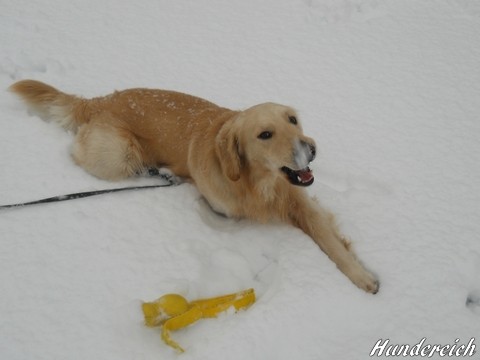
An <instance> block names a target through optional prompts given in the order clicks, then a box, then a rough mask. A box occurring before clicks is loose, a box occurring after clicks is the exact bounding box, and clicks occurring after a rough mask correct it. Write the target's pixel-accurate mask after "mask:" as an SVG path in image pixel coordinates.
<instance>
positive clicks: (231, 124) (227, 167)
mask: <svg viewBox="0 0 480 360" xmlns="http://www.w3.org/2000/svg"><path fill="white" fill-rule="evenodd" d="M11 90H12V91H14V92H15V93H17V94H18V95H20V96H21V97H22V98H23V99H24V100H25V101H26V103H27V104H28V105H29V106H30V107H31V108H32V109H33V110H34V111H36V112H37V113H38V114H39V115H40V116H41V117H42V118H44V119H46V120H52V121H55V122H57V123H58V124H59V125H61V126H62V127H64V128H65V129H67V130H71V131H73V132H74V133H75V134H76V136H75V141H74V145H73V151H72V156H73V159H74V160H75V162H76V163H77V164H78V165H80V166H82V167H83V168H84V169H85V170H87V171H88V172H90V173H91V174H93V175H95V176H97V177H100V178H102V179H108V180H117V179H122V178H126V177H129V176H134V175H136V174H139V173H142V172H144V171H145V169H147V168H168V169H169V170H171V172H173V173H174V174H175V175H176V176H178V177H181V178H186V179H189V180H190V181H192V182H193V183H195V184H196V186H197V187H198V189H199V191H200V193H201V194H202V195H203V196H204V197H205V198H206V200H207V201H208V202H209V204H210V205H211V206H212V208H213V209H215V210H216V211H218V212H221V213H223V214H225V215H227V216H231V217H236V218H249V219H253V220H257V221H261V222H265V221H269V220H272V219H279V220H281V221H283V222H287V223H290V224H293V225H294V226H297V227H299V228H301V229H302V230H303V231H304V232H305V233H306V234H308V235H309V236H310V237H311V238H312V239H313V240H314V241H315V242H316V243H317V244H318V245H319V246H320V248H321V249H322V250H323V251H324V252H325V253H326V254H327V255H328V256H329V257H330V259H332V260H333V261H334V262H335V263H336V265H337V267H338V268H339V269H340V270H341V271H342V272H343V273H344V274H345V275H346V276H347V277H348V278H349V279H350V280H351V281H352V282H353V283H354V284H355V285H357V286H358V287H360V288H362V289H364V290H365V291H367V292H371V293H376V292H377V290H378V282H377V281H376V279H375V277H374V276H373V275H372V274H371V273H369V272H368V271H367V270H365V268H364V267H363V266H362V265H361V264H360V262H359V261H357V259H356V257H355V255H354V254H353V252H352V250H351V249H350V247H349V244H348V243H347V242H346V241H345V240H344V238H343V237H342V236H341V235H340V234H339V232H338V230H337V227H336V225H335V221H334V218H333V216H332V215H331V214H330V213H329V212H327V211H326V210H324V209H322V208H320V207H319V206H318V205H317V204H316V203H315V202H314V201H313V200H311V199H310V198H309V197H308V196H307V195H306V194H305V191H304V190H303V189H302V188H301V187H300V186H295V185H294V183H295V182H297V184H296V185H298V182H300V183H301V185H309V183H308V184H303V183H302V182H308V181H310V183H311V181H313V176H311V173H310V170H305V169H304V170H302V169H303V168H306V166H307V164H308V162H309V161H311V160H313V158H314V156H315V143H314V141H313V140H312V139H310V138H308V137H306V136H305V135H304V134H303V132H302V128H301V125H300V123H299V122H298V120H297V116H296V114H295V111H294V110H293V109H291V108H289V107H286V106H283V105H278V104H273V103H266V104H260V105H256V106H253V107H251V108H249V109H247V110H244V111H232V110H229V109H226V108H222V107H219V106H217V105H215V104H213V103H211V102H209V101H206V100H203V99H200V98H197V97H194V96H190V95H186V94H182V93H177V92H172V91H164V90H150V89H130V90H125V91H119V92H114V93H113V94H111V95H108V96H105V97H99V98H94V99H88V100H87V99H83V98H79V97H76V96H72V95H68V94H65V93H62V92H60V91H58V90H57V89H55V88H53V87H51V86H49V85H46V84H43V83H41V82H38V81H33V80H24V81H20V82H17V83H15V84H13V85H12V87H11ZM284 167H288V168H289V169H292V170H293V171H294V173H295V175H294V176H293V178H294V179H293V180H289V177H288V176H287V174H286V173H285V172H284V171H282V170H281V169H282V168H284ZM306 169H308V168H306ZM296 174H303V177H302V176H300V177H298V178H296ZM295 179H296V180H295Z"/></svg>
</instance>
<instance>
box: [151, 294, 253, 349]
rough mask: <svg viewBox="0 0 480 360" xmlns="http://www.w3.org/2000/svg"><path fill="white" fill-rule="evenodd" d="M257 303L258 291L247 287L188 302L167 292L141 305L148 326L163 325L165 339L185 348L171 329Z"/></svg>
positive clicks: (163, 338) (175, 347)
mask: <svg viewBox="0 0 480 360" xmlns="http://www.w3.org/2000/svg"><path fill="white" fill-rule="evenodd" d="M254 302H255V291H254V290H253V289H248V290H244V291H241V292H238V293H235V294H229V295H224V296H219V297H215V298H210V299H201V300H196V301H191V302H188V301H187V300H186V299H185V298H184V297H183V296H181V295H178V294H167V295H164V296H162V297H161V298H159V299H157V300H155V301H153V302H146V303H143V305H142V310H143V315H144V316H145V325H147V326H151V327H153V326H159V325H163V328H162V340H163V341H165V343H166V344H167V345H169V346H171V347H173V348H174V349H176V350H178V351H180V352H183V351H184V350H183V349H182V348H181V347H180V345H178V344H177V343H176V342H175V341H173V340H172V339H171V337H170V331H171V330H178V329H181V328H184V327H186V326H188V325H190V324H193V323H194V322H195V321H197V320H200V319H202V318H212V317H216V316H217V315H218V314H219V313H221V312H223V311H226V310H228V309H229V308H231V307H232V306H233V307H234V308H235V310H237V311H238V310H240V309H246V308H248V307H249V306H250V305H252V304H253V303H254Z"/></svg>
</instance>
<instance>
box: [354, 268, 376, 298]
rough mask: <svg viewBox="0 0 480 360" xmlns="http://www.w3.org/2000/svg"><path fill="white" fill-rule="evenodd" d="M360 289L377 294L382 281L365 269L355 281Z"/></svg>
mask: <svg viewBox="0 0 480 360" xmlns="http://www.w3.org/2000/svg"><path fill="white" fill-rule="evenodd" d="M353 282H354V283H355V285H357V286H358V287H359V288H360V289H363V290H365V291H366V292H368V293H371V294H376V293H377V292H378V290H379V289H380V283H379V282H378V280H377V278H376V277H375V276H373V275H372V274H371V273H369V272H368V271H366V270H364V271H363V272H362V274H359V276H358V277H357V278H356V279H355V280H354V281H353Z"/></svg>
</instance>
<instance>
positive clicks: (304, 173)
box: [216, 103, 316, 186]
mask: <svg viewBox="0 0 480 360" xmlns="http://www.w3.org/2000/svg"><path fill="white" fill-rule="evenodd" d="M216 152H217V155H218V157H219V159H220V163H221V166H222V170H223V172H224V173H225V175H226V176H228V177H229V178H230V179H231V180H233V181H236V180H238V179H240V177H241V173H242V171H243V170H244V169H248V170H249V171H250V172H255V173H257V174H259V173H265V172H269V173H271V174H269V175H273V176H283V177H285V178H286V179H288V180H289V181H290V183H292V184H293V185H300V186H308V185H311V184H312V183H313V180H314V178H313V174H312V172H311V170H310V168H309V167H308V164H309V163H310V162H311V161H312V160H313V159H314V158H315V154H316V148H315V142H314V141H313V140H312V139H311V138H309V137H306V136H305V135H303V131H302V127H301V124H300V121H299V119H298V116H297V115H296V113H295V111H294V110H293V109H291V108H289V107H287V106H283V105H278V104H273V103H265V104H260V105H256V106H253V107H251V108H249V109H247V110H245V111H241V112H239V113H238V114H236V115H235V116H234V117H233V118H232V119H231V120H229V121H227V122H226V123H225V124H224V125H223V127H222V128H221V130H220V132H219V134H218V135H217V139H216Z"/></svg>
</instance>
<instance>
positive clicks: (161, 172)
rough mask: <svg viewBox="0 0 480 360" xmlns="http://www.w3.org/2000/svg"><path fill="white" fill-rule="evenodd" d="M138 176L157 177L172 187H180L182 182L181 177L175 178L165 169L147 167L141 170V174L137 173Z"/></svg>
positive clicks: (170, 171) (171, 172)
mask: <svg viewBox="0 0 480 360" xmlns="http://www.w3.org/2000/svg"><path fill="white" fill-rule="evenodd" d="M138 175H140V176H153V177H158V178H160V179H163V180H166V181H167V182H169V183H170V184H172V185H180V184H181V183H182V182H183V180H182V178H181V177H178V176H176V175H175V174H174V173H173V171H172V170H170V169H168V168H165V167H161V168H157V167H147V168H145V169H143V171H142V172H140V173H138Z"/></svg>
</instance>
